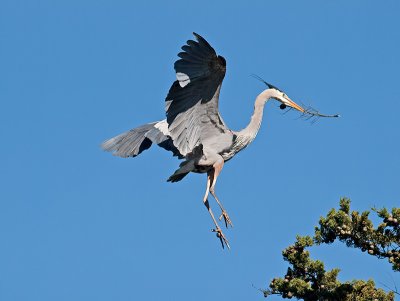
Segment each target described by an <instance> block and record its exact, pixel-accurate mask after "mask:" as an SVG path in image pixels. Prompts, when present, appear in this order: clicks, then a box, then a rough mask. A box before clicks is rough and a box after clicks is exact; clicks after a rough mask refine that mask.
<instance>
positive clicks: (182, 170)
mask: <svg viewBox="0 0 400 301" xmlns="http://www.w3.org/2000/svg"><path fill="white" fill-rule="evenodd" d="M193 34H194V36H195V38H196V41H192V40H189V41H187V45H184V46H182V50H183V52H180V53H179V54H178V56H179V57H180V59H179V60H177V61H176V62H175V64H174V67H175V71H176V77H177V80H176V81H175V82H174V83H173V84H172V87H171V88H170V90H169V92H168V95H167V98H166V100H165V111H166V115H167V118H166V119H164V120H161V121H156V122H152V123H148V124H145V125H142V126H140V127H137V128H134V129H132V130H130V131H128V132H125V133H122V134H120V135H118V136H116V137H114V138H111V139H109V140H107V141H105V142H104V143H103V144H102V148H103V149H104V150H106V151H110V152H113V154H114V155H115V156H119V157H123V158H126V157H135V156H137V155H139V154H140V153H141V152H142V151H144V150H146V149H148V148H149V147H150V146H151V145H152V143H156V144H158V145H159V146H161V147H162V148H164V149H166V150H168V151H171V152H172V153H173V154H174V156H178V158H179V159H184V161H183V162H182V163H181V164H180V165H179V168H178V169H177V170H176V171H175V172H174V174H173V175H172V176H170V177H169V179H168V181H169V182H178V181H180V180H182V179H183V178H184V177H185V176H186V175H187V174H188V173H190V172H195V173H207V186H206V192H205V195H204V197H203V202H204V205H205V206H206V207H207V210H208V212H209V213H210V215H211V218H212V220H213V222H214V225H215V229H213V230H212V231H213V232H216V234H217V236H218V237H219V239H220V240H221V243H222V247H224V244H225V245H226V246H227V247H228V248H229V242H228V240H227V239H226V237H225V236H224V234H223V233H222V230H221V228H220V227H219V225H218V223H217V220H216V219H215V217H214V214H213V212H212V210H211V208H210V205H209V202H208V195H209V193H211V194H212V195H213V197H214V198H215V200H216V201H217V203H218V205H219V207H220V208H221V211H222V213H221V216H220V217H219V220H222V218H223V219H224V222H225V226H226V227H227V228H228V226H229V225H230V226H233V224H232V222H231V219H230V218H229V215H228V213H227V212H226V210H225V209H224V207H223V205H222V203H221V202H220V201H219V199H218V197H217V195H216V194H215V183H216V182H217V178H218V175H219V174H220V173H221V170H222V168H223V166H224V163H225V162H227V161H228V160H230V159H232V157H233V156H235V155H236V154H237V153H238V152H240V151H241V150H242V149H244V148H245V147H246V146H248V145H249V144H250V143H251V142H252V141H253V140H254V138H255V137H256V135H257V132H258V130H259V128H260V125H261V121H262V116H263V109H264V105H265V103H266V102H267V101H268V100H269V99H275V100H277V101H279V102H281V106H283V107H285V106H287V107H290V108H294V109H296V110H298V111H300V112H302V113H305V112H307V111H306V110H305V109H304V108H302V107H301V106H299V105H298V104H296V103H295V102H293V101H292V100H291V99H290V98H289V97H288V96H287V95H286V94H285V93H284V92H282V91H281V90H279V89H278V88H276V87H274V86H272V85H271V84H268V83H266V84H267V85H268V89H266V90H264V91H262V92H261V93H260V94H259V95H258V96H257V98H256V100H255V104H254V113H253V115H252V116H251V119H250V123H249V124H248V125H247V126H246V127H245V128H244V129H242V130H241V131H233V130H230V129H229V128H228V127H227V126H226V124H225V122H224V121H223V120H222V117H221V115H220V114H219V111H218V99H219V93H220V90H221V85H222V81H223V79H224V76H225V71H226V61H225V59H224V58H223V57H222V56H219V55H217V54H216V52H215V50H214V49H213V48H212V47H211V46H210V44H209V43H208V42H207V41H206V40H205V39H204V38H202V37H201V36H200V35H198V34H196V33H193Z"/></svg>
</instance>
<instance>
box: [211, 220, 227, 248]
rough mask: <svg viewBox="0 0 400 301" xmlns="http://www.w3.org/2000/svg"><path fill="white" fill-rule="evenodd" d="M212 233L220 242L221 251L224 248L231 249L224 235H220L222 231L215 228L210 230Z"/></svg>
mask: <svg viewBox="0 0 400 301" xmlns="http://www.w3.org/2000/svg"><path fill="white" fill-rule="evenodd" d="M211 231H212V232H215V233H216V235H217V237H218V238H219V240H220V241H221V245H222V249H224V248H225V246H226V247H227V248H228V249H229V250H230V249H231V247H230V246H229V241H228V240H227V239H226V237H225V235H224V233H222V230H221V228H220V227H218V226H217V228H216V229H212V230H211Z"/></svg>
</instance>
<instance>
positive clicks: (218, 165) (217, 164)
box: [208, 157, 233, 228]
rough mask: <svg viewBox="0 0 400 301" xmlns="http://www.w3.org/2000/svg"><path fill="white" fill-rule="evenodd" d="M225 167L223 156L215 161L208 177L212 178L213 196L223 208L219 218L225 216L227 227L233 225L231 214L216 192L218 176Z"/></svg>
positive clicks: (211, 189)
mask: <svg viewBox="0 0 400 301" xmlns="http://www.w3.org/2000/svg"><path fill="white" fill-rule="evenodd" d="M223 167H224V160H223V159H222V157H221V158H220V160H218V161H217V162H215V163H214V165H213V169H212V170H211V171H209V172H208V177H209V178H211V186H210V192H211V194H212V196H213V197H214V199H215V200H216V201H217V203H218V205H219V208H221V211H222V212H221V215H220V217H219V220H222V218H224V222H225V227H227V228H228V225H230V226H231V227H233V224H232V221H231V219H230V218H229V215H228V213H227V212H226V210H225V208H224V206H223V205H222V203H221V202H220V201H219V199H218V197H217V195H216V194H215V184H216V183H217V178H218V176H219V174H220V173H221V170H222V168H223Z"/></svg>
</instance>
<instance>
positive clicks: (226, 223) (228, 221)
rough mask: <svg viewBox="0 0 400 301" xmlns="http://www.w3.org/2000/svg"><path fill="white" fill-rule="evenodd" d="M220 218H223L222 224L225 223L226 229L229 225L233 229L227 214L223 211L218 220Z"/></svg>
mask: <svg viewBox="0 0 400 301" xmlns="http://www.w3.org/2000/svg"><path fill="white" fill-rule="evenodd" d="M222 218H224V222H225V227H227V228H228V225H230V226H231V227H233V224H232V221H231V219H230V218H229V215H228V213H227V212H226V211H225V210H222V213H221V215H220V216H219V220H222Z"/></svg>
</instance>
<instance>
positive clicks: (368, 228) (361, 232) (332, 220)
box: [263, 198, 400, 301]
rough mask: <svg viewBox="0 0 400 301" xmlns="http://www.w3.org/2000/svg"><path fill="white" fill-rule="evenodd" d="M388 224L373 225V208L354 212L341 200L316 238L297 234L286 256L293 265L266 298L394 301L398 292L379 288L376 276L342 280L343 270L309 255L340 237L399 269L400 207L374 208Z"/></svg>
mask: <svg viewBox="0 0 400 301" xmlns="http://www.w3.org/2000/svg"><path fill="white" fill-rule="evenodd" d="M372 210H373V211H375V212H376V213H377V214H378V216H379V217H380V218H382V220H383V222H382V223H381V224H380V225H379V226H378V227H377V228H374V226H373V223H372V222H371V220H370V219H369V218H368V216H369V212H368V211H365V212H363V213H361V214H359V213H358V212H357V211H353V212H351V213H350V200H349V199H346V198H343V199H341V200H340V209H339V210H337V211H336V210H335V209H332V210H331V211H330V212H329V213H328V215H327V216H326V217H321V218H320V221H319V226H318V227H316V228H315V236H314V237H310V236H304V237H302V236H297V240H296V242H295V243H294V244H293V245H291V246H289V247H287V248H286V249H285V250H283V252H282V255H283V259H284V260H285V261H287V262H288V263H289V265H290V266H289V268H288V270H287V272H286V275H285V276H284V277H283V278H274V279H273V280H272V281H271V283H270V285H269V288H268V289H265V290H263V293H264V296H265V297H268V296H270V295H280V296H281V297H283V298H288V299H291V298H297V299H301V300H305V301H319V300H326V301H337V300H344V301H367V300H371V301H375V300H376V301H393V300H394V295H395V294H397V289H396V291H393V290H392V291H389V292H387V293H386V292H385V291H384V290H383V289H380V288H376V286H375V283H374V281H373V280H368V281H364V280H353V281H347V282H343V283H342V282H340V281H339V280H338V279H337V276H338V274H339V271H340V270H339V269H333V270H330V271H326V270H325V268H324V263H323V262H321V261H319V260H313V259H311V258H310V253H309V252H308V251H307V248H309V247H311V246H314V245H317V246H318V245H320V244H324V243H325V244H330V243H332V242H334V241H335V240H336V239H338V240H339V241H341V242H344V243H346V245H347V246H348V247H354V248H359V249H360V250H362V251H363V252H366V251H368V254H370V255H372V256H375V257H377V258H388V260H389V262H390V263H391V264H392V267H393V270H394V271H399V270H400V255H399V245H400V234H399V233H400V232H399V231H400V230H399V222H398V220H400V209H398V208H394V209H392V211H391V213H389V211H388V210H387V209H385V208H383V209H375V208H374V209H372Z"/></svg>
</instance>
